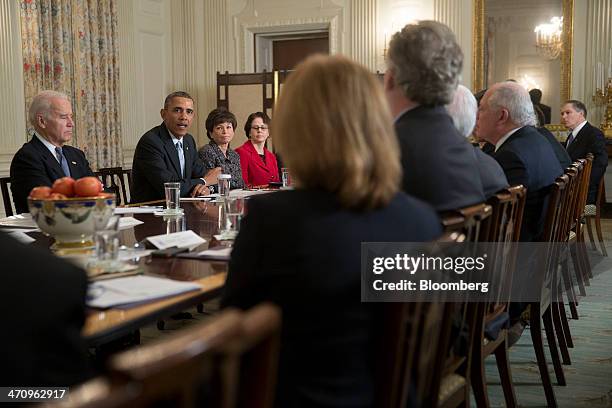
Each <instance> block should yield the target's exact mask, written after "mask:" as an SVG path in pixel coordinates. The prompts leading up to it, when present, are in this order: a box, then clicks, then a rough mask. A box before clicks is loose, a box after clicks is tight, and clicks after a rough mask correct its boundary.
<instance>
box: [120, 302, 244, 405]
mask: <svg viewBox="0 0 612 408" xmlns="http://www.w3.org/2000/svg"><path fill="white" fill-rule="evenodd" d="M240 327H241V314H240V312H238V311H235V310H228V311H224V312H222V313H221V314H220V315H219V316H217V317H215V318H214V319H211V321H210V322H209V323H207V324H202V325H197V326H195V327H193V328H189V329H186V330H183V331H180V332H179V333H177V334H176V335H175V336H172V337H170V338H166V339H163V340H162V341H160V342H157V343H153V344H151V345H145V346H142V347H137V348H134V349H132V350H128V351H125V352H123V353H120V354H118V355H116V356H114V357H112V358H111V359H110V362H109V376H110V378H111V382H112V383H114V384H125V383H136V384H139V385H140V386H141V391H140V396H139V398H138V400H139V405H141V406H146V405H151V404H153V403H157V402H160V401H161V402H165V403H168V404H170V405H171V406H176V407H193V406H195V405H196V400H197V395H196V393H197V390H198V387H199V386H200V385H201V384H202V383H205V384H214V385H213V386H212V387H211V389H212V393H213V395H214V394H215V389H217V388H218V384H221V380H220V378H219V377H218V372H219V370H218V368H217V367H218V365H219V358H220V357H219V356H220V355H222V353H223V350H224V349H225V347H226V346H227V344H228V342H230V341H232V340H233V339H235V338H236V337H238V336H240Z"/></svg>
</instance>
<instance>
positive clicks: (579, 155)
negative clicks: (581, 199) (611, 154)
mask: <svg viewBox="0 0 612 408" xmlns="http://www.w3.org/2000/svg"><path fill="white" fill-rule="evenodd" d="M567 152H568V153H569V155H570V157H571V158H572V160H574V161H576V160H578V159H584V158H585V157H586V155H587V153H593V156H595V158H594V159H593V168H592V169H591V181H590V183H589V195H588V197H587V203H588V204H595V201H596V200H597V189H598V188H599V182H600V180H601V178H602V177H603V175H604V173H605V172H606V167H608V152H607V151H606V139H605V138H604V135H603V133H602V132H601V130H599V129H598V128H596V127H595V126H592V125H591V124H590V123H589V122H587V123H585V125H584V126H583V127H582V129H580V132H578V135H577V136H576V138H575V139H574V141H573V142H572V143H571V144H570V145H569V147H568V148H567Z"/></svg>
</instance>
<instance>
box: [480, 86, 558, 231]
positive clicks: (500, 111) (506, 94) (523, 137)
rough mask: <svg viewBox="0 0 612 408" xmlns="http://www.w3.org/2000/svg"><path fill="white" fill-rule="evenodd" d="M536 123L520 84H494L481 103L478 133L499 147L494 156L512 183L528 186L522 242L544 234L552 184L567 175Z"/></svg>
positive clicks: (526, 94)
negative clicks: (564, 173)
mask: <svg viewBox="0 0 612 408" xmlns="http://www.w3.org/2000/svg"><path fill="white" fill-rule="evenodd" d="M533 125H535V114H534V111H533V104H532V103H531V100H530V99H529V94H528V93H527V91H526V90H525V89H524V88H523V87H521V86H520V85H519V84H517V83H513V82H501V83H498V84H495V85H493V86H492V87H491V88H489V90H488V91H487V93H486V94H485V96H484V97H483V98H482V100H481V102H480V107H479V110H478V119H477V124H476V133H477V136H478V137H479V138H481V139H484V140H486V141H487V142H489V143H491V144H492V145H494V146H495V151H494V153H493V157H494V158H495V160H497V162H498V163H499V164H500V165H501V167H502V168H503V169H504V173H505V174H506V177H507V179H508V182H509V183H510V185H517V184H522V185H524V186H525V187H527V200H526V203H525V211H524V214H523V225H522V228H521V241H526V242H530V241H537V240H538V239H539V237H540V235H541V234H542V232H543V226H544V220H545V215H546V203H547V198H548V194H549V190H550V185H551V184H552V183H554V181H555V179H556V178H557V177H559V176H560V175H561V174H563V169H562V168H561V165H560V164H559V160H557V157H556V156H555V152H554V151H553V148H552V147H551V145H550V143H549V142H548V141H547V140H546V139H545V138H544V137H542V135H541V134H540V133H539V132H538V131H537V130H536V129H535V128H534V127H533Z"/></svg>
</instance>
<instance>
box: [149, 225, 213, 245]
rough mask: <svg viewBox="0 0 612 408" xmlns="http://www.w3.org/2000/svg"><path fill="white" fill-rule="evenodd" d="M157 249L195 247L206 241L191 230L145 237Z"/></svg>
mask: <svg viewBox="0 0 612 408" xmlns="http://www.w3.org/2000/svg"><path fill="white" fill-rule="evenodd" d="M147 239H148V240H149V242H150V243H152V244H153V245H155V247H156V248H157V249H166V248H172V247H177V248H195V247H197V246H198V245H201V244H203V243H205V242H206V240H205V239H204V238H202V237H201V236H199V235H198V234H196V233H195V232H193V231H192V230H188V231H181V232H173V233H172V234H162V235H154V236H152V237H148V238H147Z"/></svg>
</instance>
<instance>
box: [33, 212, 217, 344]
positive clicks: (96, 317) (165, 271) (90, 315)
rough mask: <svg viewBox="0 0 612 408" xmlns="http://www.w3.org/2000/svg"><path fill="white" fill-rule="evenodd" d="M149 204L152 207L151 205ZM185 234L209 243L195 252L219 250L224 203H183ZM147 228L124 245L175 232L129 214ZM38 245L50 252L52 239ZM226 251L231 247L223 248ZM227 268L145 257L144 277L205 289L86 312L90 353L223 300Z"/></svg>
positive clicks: (159, 221)
mask: <svg viewBox="0 0 612 408" xmlns="http://www.w3.org/2000/svg"><path fill="white" fill-rule="evenodd" d="M147 204H150V203H147ZM181 207H182V208H183V209H184V219H185V229H186V230H192V231H194V232H195V233H196V234H198V235H200V236H201V237H202V238H204V239H205V240H206V243H204V244H202V245H201V246H199V247H198V248H196V249H195V251H201V250H204V249H207V248H208V247H209V245H211V240H212V242H213V246H214V245H219V244H220V243H219V242H215V241H214V240H213V235H214V234H217V233H218V231H219V226H220V223H219V217H220V203H215V202H210V201H194V202H182V203H181ZM124 216H132V217H134V218H136V219H137V220H140V221H143V222H144V223H143V224H140V225H136V226H134V227H132V228H129V229H125V230H122V231H121V237H120V240H121V244H123V245H125V246H127V247H131V246H134V244H136V243H143V242H144V241H145V239H146V238H147V237H149V236H153V235H159V234H165V233H167V232H168V231H169V230H171V229H174V228H175V225H172V224H173V223H175V222H176V218H168V217H161V216H155V215H153V214H150V213H149V214H139V213H135V214H126V215H124ZM37 238H38V239H37V245H43V246H47V247H48V246H49V245H50V244H51V239H50V238H48V237H43V236H42V234H41V236H40V237H37ZM224 244H225V245H227V243H224ZM227 265H228V264H227V262H225V261H209V260H202V259H185V258H179V257H171V258H155V257H151V256H147V257H145V258H143V259H141V260H140V261H139V266H140V267H141V268H142V271H143V272H144V274H145V275H151V276H157V277H164V278H169V279H173V280H179V281H190V282H193V283H197V284H199V285H200V286H201V289H200V290H196V291H191V292H187V293H183V294H181V295H175V296H171V297H167V298H164V299H161V300H156V301H151V302H147V303H145V304H140V305H138V306H135V307H128V308H121V307H115V308H109V309H104V310H101V309H88V310H87V317H86V322H85V326H84V328H83V336H84V337H85V339H86V341H87V343H88V345H89V346H91V347H95V346H98V345H101V344H104V343H107V342H109V341H112V340H114V339H117V338H120V337H123V336H126V335H129V334H131V333H133V332H134V331H136V330H138V329H139V328H142V327H143V326H145V325H147V324H151V323H155V322H157V321H158V320H160V319H164V318H167V317H169V316H172V315H174V314H176V313H178V312H181V311H184V310H186V309H189V308H192V307H194V306H196V305H198V304H200V303H202V302H205V301H207V300H210V299H213V298H215V297H218V296H220V294H221V291H222V289H223V285H224V284H225V277H226V275H227Z"/></svg>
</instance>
